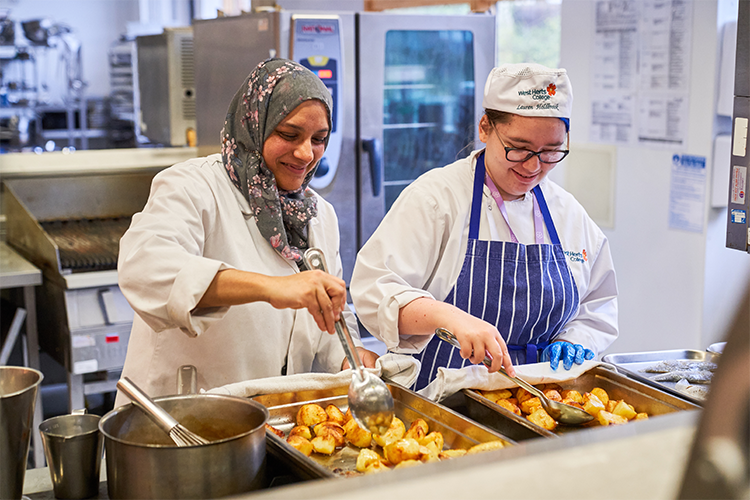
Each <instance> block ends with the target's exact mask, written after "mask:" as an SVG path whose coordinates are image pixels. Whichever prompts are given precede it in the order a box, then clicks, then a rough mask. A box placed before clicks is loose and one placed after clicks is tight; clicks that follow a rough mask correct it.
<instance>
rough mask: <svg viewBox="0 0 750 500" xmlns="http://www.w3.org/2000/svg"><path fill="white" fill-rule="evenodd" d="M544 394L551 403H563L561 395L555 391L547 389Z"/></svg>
mask: <svg viewBox="0 0 750 500" xmlns="http://www.w3.org/2000/svg"><path fill="white" fill-rule="evenodd" d="M543 392H544V395H545V396H547V399H549V400H550V401H562V399H563V398H562V396H561V395H560V393H559V392H558V391H556V390H555V389H547V390H545V391H543Z"/></svg>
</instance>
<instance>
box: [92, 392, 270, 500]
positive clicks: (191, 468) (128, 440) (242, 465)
mask: <svg viewBox="0 0 750 500" xmlns="http://www.w3.org/2000/svg"><path fill="white" fill-rule="evenodd" d="M155 401H156V402H157V403H158V404H159V405H160V406H162V407H163V408H164V409H165V410H167V411H168V412H169V413H170V414H171V415H172V416H173V417H175V418H176V419H177V420H178V421H179V422H180V423H181V424H182V425H184V426H185V427H187V428H188V429H190V430H191V431H193V432H195V433H196V434H198V435H200V436H202V437H204V438H206V439H208V440H210V441H211V442H210V443H209V444H206V445H200V446H188V447H178V446H176V445H175V444H174V443H173V442H172V440H171V439H170V438H169V436H168V435H167V434H166V433H165V432H164V431H162V430H161V429H159V427H157V426H156V424H154V423H153V422H152V421H151V420H150V419H149V418H148V417H147V416H146V414H145V413H144V412H143V411H142V410H140V409H139V408H137V407H136V406H134V404H133V403H129V404H127V405H124V406H120V407H119V408H116V409H114V410H112V411H111V412H109V413H107V414H106V415H105V416H104V417H103V418H102V420H101V422H100V423H99V430H100V431H101V432H102V434H104V443H105V449H106V456H107V460H106V461H107V488H108V493H109V497H110V498H113V499H114V498H216V497H222V496H227V495H236V494H239V493H245V492H248V491H251V490H255V489H258V488H260V487H262V486H263V481H264V477H265V470H264V469H265V462H266V433H265V430H264V426H265V423H266V421H267V420H268V411H267V410H266V409H265V408H264V407H263V406H262V405H260V404H258V403H256V402H254V401H251V400H249V399H243V398H235V397H231V396H221V395H215V394H191V395H183V396H167V397H162V398H156V399H155Z"/></svg>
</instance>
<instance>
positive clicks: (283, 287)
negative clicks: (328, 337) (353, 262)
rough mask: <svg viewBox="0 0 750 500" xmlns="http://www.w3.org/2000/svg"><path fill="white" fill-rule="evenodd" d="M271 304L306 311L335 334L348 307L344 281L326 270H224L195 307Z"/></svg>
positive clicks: (329, 331)
mask: <svg viewBox="0 0 750 500" xmlns="http://www.w3.org/2000/svg"><path fill="white" fill-rule="evenodd" d="M261 301H262V302H268V303H269V304H271V305H272V306H273V307H275V308H276V309H287V308H290V309H307V310H308V311H310V314H312V315H313V318H315V322H316V323H317V325H318V328H320V329H321V330H325V331H327V332H328V333H330V334H332V335H333V334H334V333H336V328H335V326H334V325H335V323H336V321H337V320H338V319H339V318H340V317H341V312H342V311H343V310H344V308H345V307H346V284H345V283H344V280H342V279H341V278H338V277H336V276H334V275H331V274H328V273H324V272H323V271H304V272H301V273H295V274H292V275H289V276H267V275H265V274H258V273H251V272H247V271H240V270H238V269H224V270H222V271H219V272H218V273H216V276H215V277H214V279H213V281H212V282H211V284H210V285H209V287H208V289H206V291H205V293H204V294H203V297H201V299H200V301H199V302H198V305H197V306H196V307H226V306H233V305H238V304H247V303H250V302H261Z"/></svg>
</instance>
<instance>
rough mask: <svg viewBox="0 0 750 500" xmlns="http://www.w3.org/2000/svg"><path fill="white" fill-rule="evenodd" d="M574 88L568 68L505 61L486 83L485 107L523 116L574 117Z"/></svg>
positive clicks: (483, 101)
mask: <svg viewBox="0 0 750 500" xmlns="http://www.w3.org/2000/svg"><path fill="white" fill-rule="evenodd" d="M572 103H573V89H572V88H571V85H570V79H569V78H568V72H567V71H566V70H565V69H562V68H560V69H553V68H548V67H546V66H542V65H541V64H535V63H521V64H503V65H501V66H498V67H496V68H494V69H493V70H492V71H491V72H490V74H489V76H488V77H487V83H486V84H485V86H484V99H483V100H482V107H484V108H485V109H494V110H497V111H504V112H506V113H513V114H516V115H522V116H544V117H556V118H568V119H569V118H570V112H571V105H572Z"/></svg>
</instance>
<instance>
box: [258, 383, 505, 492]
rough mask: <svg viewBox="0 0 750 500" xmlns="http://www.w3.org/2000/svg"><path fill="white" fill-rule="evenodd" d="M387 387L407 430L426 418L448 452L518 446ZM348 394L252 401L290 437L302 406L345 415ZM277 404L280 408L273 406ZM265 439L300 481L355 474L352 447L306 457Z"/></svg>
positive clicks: (281, 442) (270, 435) (281, 396)
mask: <svg viewBox="0 0 750 500" xmlns="http://www.w3.org/2000/svg"><path fill="white" fill-rule="evenodd" d="M386 385H387V387H388V389H389V390H390V391H391V394H392V395H393V399H394V402H395V410H396V416H398V417H399V418H401V419H402V420H403V421H404V423H405V424H406V425H407V427H408V426H409V424H410V422H411V421H412V420H413V419H415V418H424V419H425V420H426V421H427V422H428V425H429V427H430V430H437V431H440V432H442V433H443V436H444V438H445V447H446V448H453V447H470V446H473V445H475V444H479V443H481V442H486V441H493V440H498V439H500V440H503V441H505V442H507V443H508V444H510V445H514V444H516V442H515V441H514V440H513V439H511V438H509V437H507V436H505V435H503V434H501V433H498V432H497V431H495V430H492V429H491V428H489V427H487V426H485V425H483V424H480V423H478V422H475V421H473V420H470V419H468V418H466V417H465V416H463V415H461V414H460V413H458V412H455V411H453V410H451V409H450V408H447V407H445V406H443V405H440V404H439V403H435V402H433V401H430V400H428V399H426V398H424V397H423V396H420V395H419V394H417V393H415V392H413V391H411V390H409V389H407V388H405V387H403V386H400V385H398V384H395V383H392V382H386ZM346 394H347V387H343V388H336V389H332V390H330V391H315V396H317V398H316V399H307V398H305V397H300V395H301V393H285V394H268V395H263V396H256V397H255V398H253V399H254V400H255V401H257V402H259V403H261V404H264V405H265V406H266V407H267V409H268V412H269V415H270V418H269V422H268V423H269V424H270V425H272V426H274V427H276V428H278V429H279V430H282V431H284V432H285V433H287V432H288V430H289V429H291V428H292V427H293V426H294V425H295V422H294V417H295V416H296V412H297V410H298V409H299V407H300V406H302V405H303V404H306V403H318V404H320V405H321V406H323V407H325V406H326V405H328V404H335V405H336V406H338V407H339V408H340V409H341V410H342V411H346V408H347V406H346V405H347V398H346ZM308 395H310V393H308ZM274 402H276V403H281V404H278V405H274V404H273V403H274ZM266 437H267V443H268V452H269V453H270V454H272V455H273V456H275V457H277V458H279V459H280V460H281V461H283V462H285V463H287V464H288V465H289V466H290V468H292V469H293V471H294V472H295V473H297V474H298V475H300V476H301V477H304V478H310V479H317V478H330V477H336V478H341V477H342V475H339V474H336V473H334V472H333V469H340V470H341V471H342V472H343V473H344V474H343V475H346V472H349V471H352V470H354V465H355V464H354V460H353V458H354V457H356V453H357V452H358V450H354V449H351V450H349V449H348V448H349V447H345V448H344V449H343V450H339V451H338V452H337V453H336V454H334V456H332V457H322V456H317V455H313V456H312V457H306V456H305V455H303V454H302V453H300V452H299V451H297V450H296V449H294V448H293V447H291V446H289V445H288V444H287V443H286V441H285V440H284V439H283V438H280V437H279V436H277V435H276V434H274V433H273V432H271V431H267V434H266Z"/></svg>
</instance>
